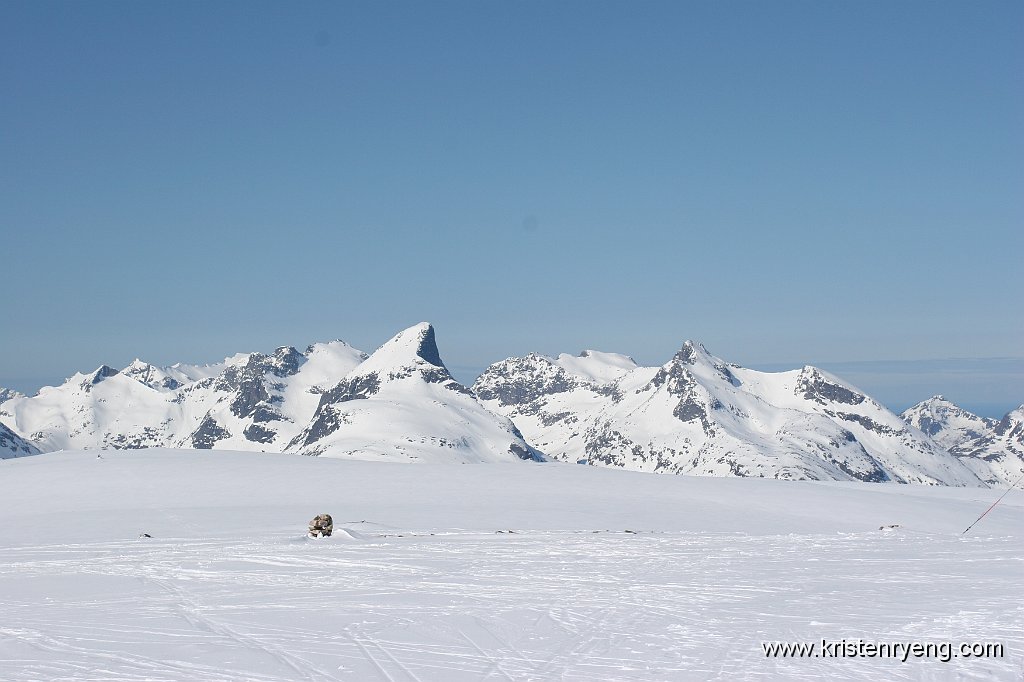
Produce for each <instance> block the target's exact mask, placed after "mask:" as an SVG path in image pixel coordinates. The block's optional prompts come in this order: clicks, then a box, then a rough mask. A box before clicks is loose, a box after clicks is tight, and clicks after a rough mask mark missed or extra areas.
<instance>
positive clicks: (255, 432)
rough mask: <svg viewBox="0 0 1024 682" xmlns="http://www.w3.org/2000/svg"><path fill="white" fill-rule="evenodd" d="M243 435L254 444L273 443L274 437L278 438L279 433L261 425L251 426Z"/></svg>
mask: <svg viewBox="0 0 1024 682" xmlns="http://www.w3.org/2000/svg"><path fill="white" fill-rule="evenodd" d="M242 435H243V436H245V438H246V440H250V441H252V442H253V443H271V442H273V440H274V437H275V436H277V432H276V431H271V430H270V429H267V428H264V427H262V426H260V425H259V424H250V425H249V426H247V427H246V428H245V430H244V431H242Z"/></svg>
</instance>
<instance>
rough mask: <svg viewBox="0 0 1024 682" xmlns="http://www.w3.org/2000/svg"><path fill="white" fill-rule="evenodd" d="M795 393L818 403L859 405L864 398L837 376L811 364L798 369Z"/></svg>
mask: <svg viewBox="0 0 1024 682" xmlns="http://www.w3.org/2000/svg"><path fill="white" fill-rule="evenodd" d="M796 394H797V395H800V396H803V397H804V398H806V399H807V400H811V401H814V402H816V403H818V404H820V405H827V404H828V403H843V404H844V405H859V404H861V403H862V402H864V400H865V397H864V395H863V394H862V393H860V392H858V391H856V390H854V389H853V388H851V387H849V386H844V385H843V384H842V382H841V381H840V380H839V379H838V378H836V377H834V376H832V375H831V374H829V373H828V372H825V371H824V370H821V369H818V368H817V367H812V366H811V365H805V366H804V368H803V369H801V370H800V375H799V376H798V377H797V380H796Z"/></svg>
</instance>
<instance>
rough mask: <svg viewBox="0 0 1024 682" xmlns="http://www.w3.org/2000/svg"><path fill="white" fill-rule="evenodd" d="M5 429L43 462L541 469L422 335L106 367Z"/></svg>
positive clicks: (6, 409) (35, 403)
mask: <svg viewBox="0 0 1024 682" xmlns="http://www.w3.org/2000/svg"><path fill="white" fill-rule="evenodd" d="M0 420H3V422H5V423H6V424H7V425H9V426H10V428H11V429H12V430H13V431H15V432H16V433H17V434H25V438H26V439H29V440H31V441H34V443H35V445H36V446H37V447H38V448H39V449H41V450H43V451H51V450H63V449H72V448H81V449H93V448H117V449H126V448H143V447H153V446H169V447H184V448H198V449H213V448H216V449H226V450H255V451H267V452H281V451H287V452H296V453H301V454H308V455H327V456H340V457H343V456H353V457H358V458H361V459H376V458H385V459H399V460H418V461H434V460H441V461H463V462H478V461H502V460H519V459H542V457H541V455H540V453H538V452H537V451H536V450H534V449H533V448H531V447H530V446H529V445H527V444H526V442H525V441H524V440H523V438H522V436H521V435H520V434H519V432H518V430H517V429H516V428H515V426H513V424H512V422H511V421H509V420H508V419H507V418H506V417H503V416H500V415H498V414H496V413H494V412H491V411H489V410H487V409H486V408H485V407H484V406H483V405H482V404H481V403H480V401H478V400H477V399H476V398H475V397H474V396H473V395H472V393H471V392H470V391H469V390H468V389H467V388H466V387H465V386H462V385H461V384H459V383H458V382H457V381H455V380H454V379H453V378H452V377H451V375H450V374H448V370H447V369H446V368H445V366H444V363H443V362H442V361H441V358H440V355H439V353H438V350H437V345H436V343H435V340H434V330H433V327H431V326H430V325H429V324H427V323H422V324H419V325H416V326H414V327H411V328H409V329H406V330H405V331H403V332H401V333H400V334H398V335H397V336H395V337H394V338H393V339H391V340H390V341H388V342H387V343H386V344H384V345H383V346H382V347H381V348H380V349H379V350H378V351H377V352H375V353H374V354H373V355H369V356H367V355H366V354H365V353H363V352H362V351H359V350H356V349H355V348H352V347H351V346H349V345H348V344H346V343H344V342H342V341H334V342H331V343H318V344H313V345H311V346H310V347H309V348H307V349H306V351H305V352H304V353H300V352H299V351H297V350H296V349H295V348H291V347H282V348H278V349H277V350H276V351H274V353H273V354H271V355H264V354H262V353H244V354H239V355H235V356H233V357H230V358H227V359H226V360H225V361H224V362H222V363H219V364H216V365H207V366H192V365H180V364H179V365H174V366H171V367H154V366H153V365H150V364H148V363H145V362H143V361H141V360H135V361H134V362H132V363H131V364H130V365H128V366H127V367H125V368H124V369H123V370H120V371H118V370H116V369H113V368H111V367H107V366H102V367H100V368H98V369H97V370H95V371H94V372H91V373H89V374H76V375H74V376H72V377H71V378H70V379H68V380H67V381H65V382H64V384H62V385H61V386H57V387H47V388H43V389H42V390H40V391H39V394H38V395H36V396H34V397H31V398H27V397H19V398H14V399H11V400H8V401H6V402H4V403H3V404H2V405H0Z"/></svg>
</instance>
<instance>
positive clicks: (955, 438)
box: [902, 395, 1024, 485]
mask: <svg viewBox="0 0 1024 682" xmlns="http://www.w3.org/2000/svg"><path fill="white" fill-rule="evenodd" d="M902 416H903V418H904V419H905V420H906V421H907V423H909V424H912V425H913V426H916V427H917V428H919V429H921V430H922V431H924V432H925V433H927V434H928V435H929V436H931V437H932V439H933V440H934V441H935V442H936V443H939V444H940V445H941V446H942V447H944V448H946V449H947V450H949V452H951V453H952V454H953V455H955V456H956V457H958V458H959V459H960V461H961V462H963V463H964V464H965V465H966V466H967V467H968V468H970V469H971V470H972V471H974V472H975V473H976V474H977V475H978V477H979V478H981V479H982V480H983V481H985V482H986V483H991V484H995V485H1001V484H1010V485H1012V484H1013V483H1014V482H1015V481H1017V480H1018V479H1020V477H1021V476H1024V405H1021V406H1020V407H1018V408H1017V409H1015V410H1012V411H1010V412H1009V413H1007V415H1006V416H1005V417H1003V418H1002V419H1001V420H998V421H997V420H995V419H987V418H985V417H979V416H977V415H975V414H971V413H970V412H968V411H967V410H965V409H963V408H962V407H959V406H958V405H956V404H955V403H953V402H950V401H949V400H946V399H945V398H944V397H943V396H941V395H937V396H934V397H932V398H929V399H928V400H925V401H923V402H920V403H918V404H917V405H914V406H913V407H911V408H910V409H908V410H906V411H905V412H904V413H903V415H902Z"/></svg>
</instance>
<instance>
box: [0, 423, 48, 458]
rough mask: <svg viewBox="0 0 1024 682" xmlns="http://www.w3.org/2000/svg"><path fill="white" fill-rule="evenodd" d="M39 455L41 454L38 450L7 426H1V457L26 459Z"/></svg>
mask: <svg viewBox="0 0 1024 682" xmlns="http://www.w3.org/2000/svg"><path fill="white" fill-rule="evenodd" d="M37 454H39V449H38V448H36V447H35V446H34V445H32V444H31V443H29V442H28V441H27V440H25V439H24V438H22V437H21V436H19V435H18V434H16V433H15V432H14V431H12V430H11V429H9V428H7V427H6V426H5V425H3V424H0V456H3V457H6V456H8V455H10V456H13V457H24V456H26V455H37Z"/></svg>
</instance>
